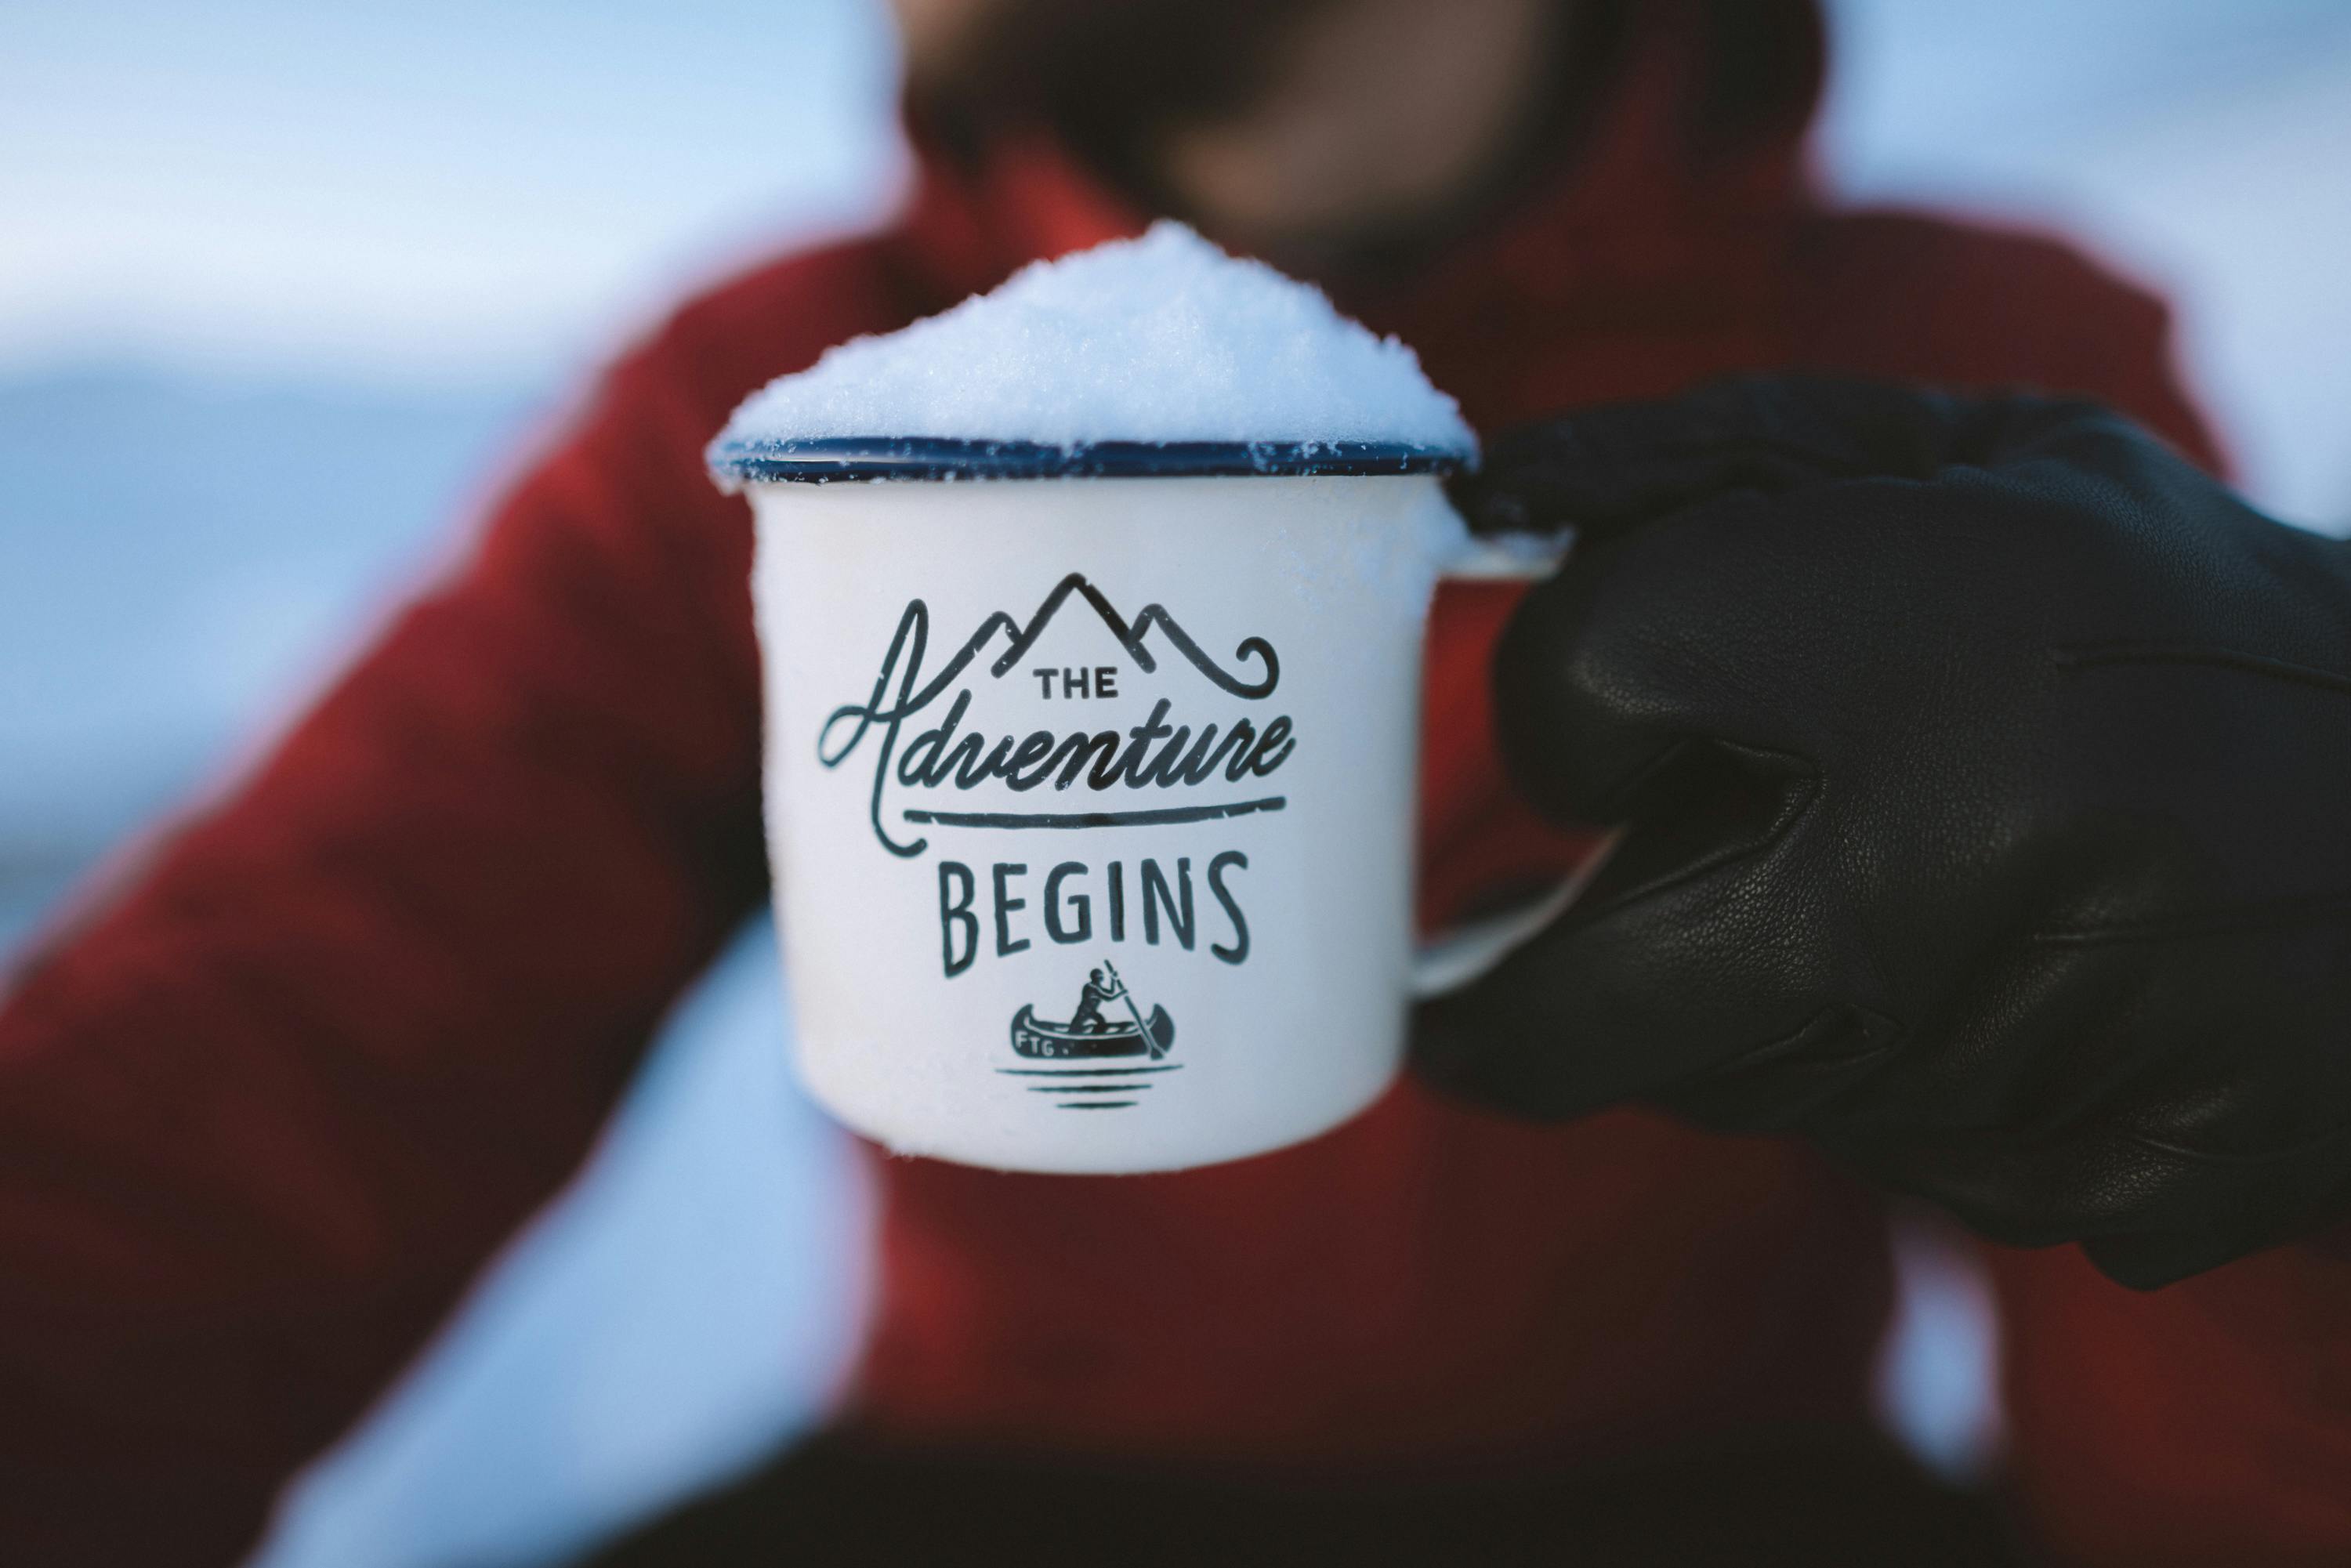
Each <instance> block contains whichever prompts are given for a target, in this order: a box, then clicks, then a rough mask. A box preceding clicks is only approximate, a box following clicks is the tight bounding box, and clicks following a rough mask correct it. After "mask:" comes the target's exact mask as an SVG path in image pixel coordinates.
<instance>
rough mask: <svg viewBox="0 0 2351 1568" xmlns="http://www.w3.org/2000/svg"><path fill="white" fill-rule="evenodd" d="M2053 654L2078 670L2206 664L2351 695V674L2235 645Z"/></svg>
mask: <svg viewBox="0 0 2351 1568" xmlns="http://www.w3.org/2000/svg"><path fill="white" fill-rule="evenodd" d="M2050 656H2051V657H2052V658H2053V659H2055V660H2056V661H2057V663H2058V664H2062V665H2064V667H2066V668H2067V669H2074V670H2088V669H2098V668H2102V667H2105V666H2109V665H2115V664H2202V665H2206V666H2208V667H2210V668H2214V669H2223V670H2234V671H2237V672H2238V673H2239V674H2248V675H2261V676H2265V677H2267V678H2269V679H2272V680H2280V681H2290V682H2293V683H2294V684H2296V685H2307V686H2316V687H2317V688H2319V689H2320V690H2321V691H2329V692H2335V693H2337V694H2340V695H2345V696H2351V675H2343V674H2336V673H2335V672H2334V671H2332V670H2322V669H2319V668H2316V667H2315V666H2314V665H2310V664H2295V663H2294V662H2293V661H2292V660H2290V659H2274V658H2272V657H2270V656H2269V655H2268V654H2265V653H2242V652H2240V651H2239V650H2237V649H2234V648H2213V647H2206V646H2201V645H2199V644H2196V643H2081V644H2077V645H2075V646H2073V647H2064V648H2053V649H2051V650H2050Z"/></svg>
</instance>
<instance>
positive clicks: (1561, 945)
mask: <svg viewBox="0 0 2351 1568" xmlns="http://www.w3.org/2000/svg"><path fill="white" fill-rule="evenodd" d="M1459 499H1460V500H1461V502H1462V504H1463V506H1464V508H1465V510H1466V511H1467V512H1468V515H1469V516H1470V517H1471V518H1472V519H1473V522H1475V523H1477V524H1478V525H1479V526H1480V527H1481V528H1523V527H1529V526H1546V527H1550V526H1556V525H1558V524H1561V523H1573V524H1574V525H1576V526H1577V527H1578V528H1580V529H1581V530H1582V534H1581V536H1580V539H1579V544H1578V548H1577V550H1576V553H1575V555H1574V557H1573V560H1572V561H1571V563H1570V564H1569V566H1568V567H1567V568H1566V569H1565V570H1563V571H1562V573H1561V574H1560V575H1559V576H1558V577H1557V578H1556V579H1554V580H1552V581H1551V582H1549V583H1546V584H1544V585H1542V586H1541V587H1540V588H1538V589H1536V590H1535V591H1533V592H1532V593H1531V595H1530V597H1529V598H1528V599H1527V601H1526V602H1525V605H1524V607H1523V608H1522V609H1521V610H1520V612H1518V615H1517V618H1516V620H1515V621H1514V622H1512V624H1511V626H1510V631H1509V632H1508V634H1507V635H1506V637H1505V638H1504V640H1503V643H1502V645H1501V649H1500V652H1499V656H1498V659H1497V663H1496V667H1495V672H1494V679H1495V686H1496V693H1497V701H1498V711H1499V727H1500V733H1501V737H1502V744H1503V748H1504V752H1505V755H1506V757H1507V758H1508V760H1509V762H1510V767H1511V768H1512V771H1513V773H1514V775H1515V776H1516V778H1517V779H1518V781H1519V783H1520V786H1521V787H1522V788H1523V789H1524V790H1525V791H1526V792H1527V794H1528V795H1529V797H1530V798H1531V800H1533V801H1534V802H1535V803H1536V804H1537V805H1538V806H1539V807H1541V809H1543V810H1546V811H1548V812H1551V813H1553V814H1555V815H1557V816H1558V817H1560V818H1562V819H1565V820H1572V821H1579V822H1587V823H1591V822H1623V823H1626V824H1628V825H1629V831H1628V832H1627V834H1626V836H1625V840H1624V841H1623V842H1622V844H1621V846H1620V847H1619V849H1618V851H1617V852H1616V853H1615V855H1614V857H1613V858H1612V860H1611V862H1609V864H1608V865H1607V866H1606V867H1605V869H1604V871H1603V873H1601V875H1600V876H1599V878H1598V879H1597V880H1596V881H1595V883H1593V886H1592V888H1591V890H1590V891H1589V893H1588V894H1587V895H1586V896H1585V897H1584V898H1583V900H1582V901H1581V903H1580V904H1578V905H1577V906H1576V907H1574V908H1573V909H1572V910H1571V911H1569V913H1568V914H1567V915H1564V916H1562V918H1561V920H1560V921H1559V922H1558V923H1557V924H1556V925H1554V926H1553V927H1552V928H1551V929H1550V930H1549V931H1548V932H1546V933H1545V934H1544V935H1543V936H1541V937H1539V938H1537V939H1536V940H1535V941H1534V942H1533V943H1531V945H1529V946H1526V947H1524V948H1522V949H1521V950H1520V951H1519V952H1518V953H1517V954H1515V955H1514V956H1512V957H1511V958H1510V959H1509V960H1508V961H1507V962H1505V964H1504V965H1503V966H1502V967H1500V968H1499V969H1498V970H1496V971H1495V972H1494V973H1493V974H1492V975H1491V976H1490V977H1488V978H1487V979H1485V980H1484V981H1482V982H1480V983H1479V984H1478V985H1477V986H1475V987H1474V988H1470V989H1468V990H1467V991H1465V992H1461V993H1458V994H1456V995H1454V996H1451V997H1449V998H1445V999H1443V1000H1441V1001H1439V1002H1437V1003H1433V1004H1430V1005H1428V1006H1427V1007H1426V1009H1425V1010H1424V1012H1423V1015H1422V1017H1421V1018H1420V1019H1419V1030H1418V1035H1419V1047H1418V1050H1419V1061H1420V1065H1421V1068H1422V1071H1424V1072H1425V1073H1426V1075H1427V1076H1429V1077H1430V1078H1432V1079H1434V1080H1436V1081H1437V1082H1439V1083H1440V1084H1441V1085H1444V1086H1446V1087H1447V1088H1449V1089H1451V1090H1453V1091H1455V1092H1459V1093H1461V1094H1464V1095H1467V1096H1469V1097H1472V1098H1475V1099H1479V1100H1482V1101H1485V1102H1488V1103H1492V1104H1495V1105H1499V1106H1501V1107H1504V1108H1507V1109H1510V1110H1514V1111H1517V1112H1520V1113H1528V1114H1531V1115H1535V1116H1542V1117H1562V1116H1569V1115H1573V1114H1576V1113H1581V1112H1583V1111H1587V1110H1590V1109H1593V1108H1595V1107H1597V1106H1600V1105H1604V1104H1607V1103H1613V1102H1617V1101H1622V1100H1628V1099H1629V1100H1637V1101H1643V1102H1647V1103H1653V1104H1656V1105H1658V1106H1662V1107H1664V1108H1667V1109H1668V1110H1671V1111H1674V1112H1677V1113H1681V1114H1684V1115H1686V1116H1688V1117H1690V1118H1692V1119H1694V1120H1696V1121H1698V1122H1699V1123H1701V1124H1706V1125H1708V1126H1712V1127H1715V1128H1719V1129H1724V1130H1736V1131H1748V1132H1790V1133H1798V1134H1803V1135H1805V1136H1808V1137H1810V1138H1812V1139H1813V1140H1815V1141H1816V1142H1817V1143H1818V1144H1819V1145H1822V1146H1823V1148H1825V1149H1826V1150H1828V1151H1829V1152H1830V1153H1831V1154H1832V1155H1834V1156H1836V1157H1838V1158H1839V1159H1840V1160H1842V1161H1844V1162H1845V1163H1847V1164H1849V1165H1850V1166H1855V1167H1857V1168H1858V1169H1860V1170H1861V1171H1863V1172H1865V1173H1867V1174H1868V1175H1870V1176H1874V1177H1876V1179H1878V1180H1879V1181H1881V1182H1883V1183H1884V1184H1885V1185H1886V1186H1891V1187H1894V1188H1896V1189H1898V1190H1902V1191H1906V1192H1910V1193H1915V1194H1918V1195H1922V1196H1925V1197H1931V1198H1933V1199H1936V1200H1938V1201H1939V1202H1941V1203H1943V1204H1945V1205H1947V1206H1949V1207H1950V1208H1951V1209H1952V1210H1954V1211H1955V1212H1956V1213H1958V1214H1959V1216H1960V1218H1963V1219H1964V1220H1966V1221H1967V1222H1968V1223H1970V1225H1972V1226H1973V1227H1975V1228H1977V1229H1979V1230H1980V1231H1982V1232H1983V1233H1984V1234H1986V1235H1988V1236H1990V1237H1992V1238H1993V1239H1998V1240H2001V1241H2006V1242H2010V1243H2014V1244H2020V1245H2041V1244H2047V1243H2053V1242H2057V1241H2064V1240H2076V1239H2078V1240H2080V1241H2081V1242H2082V1243H2083V1245H2084V1247H2085V1249H2086V1250H2087V1251H2088V1253H2089V1255H2090V1257H2091V1259H2092V1260H2094V1261H2095V1263H2096V1264H2097V1266H2098V1267H2099V1268H2101V1269H2103V1270H2105V1272H2106V1273H2107V1274H2109V1275H2110V1276H2112V1277H2113V1278H2115V1279H2116V1280H2118V1281H2122V1282H2123V1283H2125V1284H2128V1285H2134V1286H2138V1287H2141V1288H2151V1287H2153V1286H2156V1285H2159V1284H2163V1283H2165V1282H2168V1281H2172V1280H2175V1279H2178V1278H2179V1277H2181V1276H2183V1275H2186V1274H2190V1273H2194V1272H2196V1271H2198V1270H2204V1269H2209V1268H2211V1267H2213V1266H2214V1265H2216V1264H2219V1263H2221V1262H2224V1261H2227V1260H2230V1259H2231V1258H2235V1257H2237V1256H2240V1255H2241V1254H2242V1253H2245V1252H2247V1251H2250V1250H2252V1249H2256V1248H2259V1247H2262V1246H2263V1245H2266V1244H2268V1243H2271V1242H2273V1241H2275V1240H2278V1239H2283V1238H2286V1237H2289V1236H2293V1235H2295V1234H2298V1233H2301V1232H2304V1231H2306V1230H2308V1229H2311V1228H2314V1227H2317V1226H2319V1225H2322V1224H2325V1223H2328V1222H2330V1221H2333V1220H2335V1219H2338V1218H2344V1217H2345V1216H2346V1215H2351V547H2346V545H2344V544H2342V543H2340V542H2337V541H2334V540H2330V539H2325V538H2319V537H2316V536H2314V535H2311V534H2308V533H2304V532H2301V531H2298V530H2296V529H2294V528H2287V527H2285V526H2283V525H2282V524H2279V523H2275V522H2273V521H2271V520H2270V519H2269V518H2267V517H2262V516H2261V515H2260V514H2259V513H2257V512H2255V511H2253V510H2252V508H2251V507H2248V506H2246V505H2245V504H2244V503H2243V502H2242V501H2241V500H2240V499H2238V498H2237V497H2235V496H2234V495H2232V494H2231V493H2230V492H2229V491H2228V490H2227V489H2225V488H2223V487H2222V486H2220V485H2219V484H2217V483H2215V482H2214V481H2213V480H2211V479H2210V478H2208V477H2207V476H2205V475H2203V474H2202V473H2200V472H2199V471H2198V470H2196V469H2195V468H2193V467H2191V466H2190V465H2189V464H2188V463H2186V462H2185V461H2183V460H2182V459H2181V458H2179V457H2178V456H2177V455H2174V454H2172V453H2171V452H2170V451H2169V450H2168V449H2167V448H2165V447H2163V446H2161V445H2159V444H2158V443H2157V442H2156V441H2155V440H2154V439H2153V438H2152V437H2150V436H2148V435H2147V434H2143V433H2142V432H2140V431H2139V430H2138V429H2137V428H2136V427H2135V426H2133V425H2131V424H2129V423H2126V422H2125V421H2124V420H2123V419H2121V418H2120V417H2118V416H2117V415H2116V414H2113V413H2108V412H2106V411H2105V410H2103V409H2100V408H2098V407H2095V406H2094V405H2090V404H2087V403H2082V402H2051V401H2044V400H2041V399H2036V398H2027V397H2008V398H1996V399H1989V400H1978V399H1968V398H1960V397H1956V396H1946V395H1942V394H1938V393H1935V392H1921V391H1912V390H1904V389H1897V388H1893V387H1886V386H1875V385H1868V384H1863V383H1856V382H1833V381H1823V380H1816V379H1809V378H1787V379H1757V380H1746V381H1740V382H1729V383H1724V384H1721V385H1718V386H1715V387H1711V388H1708V389H1707V390H1704V391H1701V392H1698V393H1696V394H1694V395H1691V396H1688V397H1685V398H1681V399H1678V400H1676V401H1672V402H1660V403H1655V404H1646V405H1639V406H1629V407H1618V408H1611V409H1603V410H1598V411H1594V412H1592V413H1584V414H1580V415H1577V416H1575V417H1573V418H1571V419H1568V420H1565V421H1563V422H1562V423H1556V424H1552V425H1549V426H1544V427H1541V428H1538V429H1534V430H1531V431H1528V432H1525V433H1523V434H1520V435H1518V436H1516V437H1514V438H1512V439H1510V440H1507V441H1505V442H1503V443H1501V444H1499V445H1498V446H1497V447H1496V448H1495V450H1494V451H1493V453H1492V455H1491V457H1490V460H1489V463H1488V465H1487V466H1486V468H1485V471H1484V472H1483V473H1482V474H1481V475H1479V476H1476V477H1475V478H1473V479H1472V480H1470V481H1468V483H1467V484H1465V485H1464V486H1462V487H1461V493H1460V496H1459Z"/></svg>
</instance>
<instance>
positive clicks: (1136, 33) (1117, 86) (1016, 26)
mask: <svg viewBox="0 0 2351 1568" xmlns="http://www.w3.org/2000/svg"><path fill="white" fill-rule="evenodd" d="M1330 3H1331V0H998V3H997V4H993V5H986V6H984V7H982V9H981V13H980V15H979V16H977V19H976V20H975V21H974V23H973V24H972V26H970V27H969V28H968V29H967V32H966V33H965V34H964V35H963V37H960V38H959V39H958V40H957V41H956V45H955V46H954V47H952V48H951V49H947V50H944V51H941V52H940V54H939V55H938V57H929V58H917V59H915V60H913V61H911V62H910V74H909V79H908V83H907V95H908V101H909V103H910V105H911V107H912V108H913V110H914V114H915V117H916V119H917V120H918V121H920V122H921V123H922V124H924V125H925V127H926V128H927V129H928V130H929V131H931V132H932V133H933V134H935V135H937V136H940V137H942V138H943V139H945V140H946V141H947V142H948V143H949V144H950V145H951V146H952V145H954V144H956V143H957V142H959V141H964V140H965V139H967V138H968V139H972V140H975V141H976V140H977V138H978V137H980V136H981V135H983V134H984V133H985V132H987V131H989V130H992V129H995V128H998V127H1001V126H1004V125H1008V124H1020V123H1028V124H1031V125H1041V126H1044V127H1047V128H1049V129H1050V130H1051V131H1052V132H1053V133H1054V135H1055V136H1056V137H1057V138H1058V139H1059V140H1060V141H1061V142H1062V143H1063V144H1064V145H1066V146H1067V147H1069V148H1070V150H1071V151H1072V152H1075V153H1077V154H1078V155H1079V156H1080V157H1081V158H1083V159H1084V160H1085V161H1086V162H1089V163H1091V164H1092V165H1093V166H1094V167H1095V168H1096V169H1097V170H1098V171H1099V172H1102V173H1103V174H1105V175H1108V176H1110V177H1112V178H1113V179H1114V180H1116V181H1117V182H1118V183H1121V184H1123V185H1124V186H1125V187H1127V188H1128V189H1130V190H1132V191H1134V192H1136V193H1138V194H1144V195H1152V194H1160V193H1155V192H1154V191H1153V190H1152V186H1153V184H1154V183H1155V182H1154V181H1153V178H1152V163H1153V158H1152V151H1153V149H1154V148H1155V145H1156V144H1157V143H1158V142H1159V141H1160V139H1161V138H1162V137H1164V136H1165V134H1166V133H1167V131H1169V130H1170V129H1172V128H1174V127H1176V126H1180V125H1185V124H1195V123H1198V122H1199V121H1202V120H1209V119H1213V118H1216V117H1217V116H1220V115H1225V114H1229V113H1232V112H1234V111H1235V110H1238V109H1240V108H1242V107H1244V106H1246V105H1247V104H1249V102H1250V101H1251V100H1252V99H1253V97H1254V95H1256V94H1258V93H1260V92H1262V91H1264V90H1266V89H1268V87H1269V86H1270V83H1271V77H1272V73H1273V70H1274V68H1275V67H1276V65H1277V63H1278V54H1279V46H1280V41H1281V39H1282V37H1283V35H1284V34H1285V33H1286V32H1287V30H1288V29H1290V28H1291V27H1292V26H1296V25H1297V24H1298V22H1299V21H1300V20H1301V18H1302V17H1303V16H1306V15H1307V14H1308V13H1309V12H1311V11H1312V10H1314V9H1315V8H1317V7H1318V6H1321V5H1328V4H1330Z"/></svg>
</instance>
